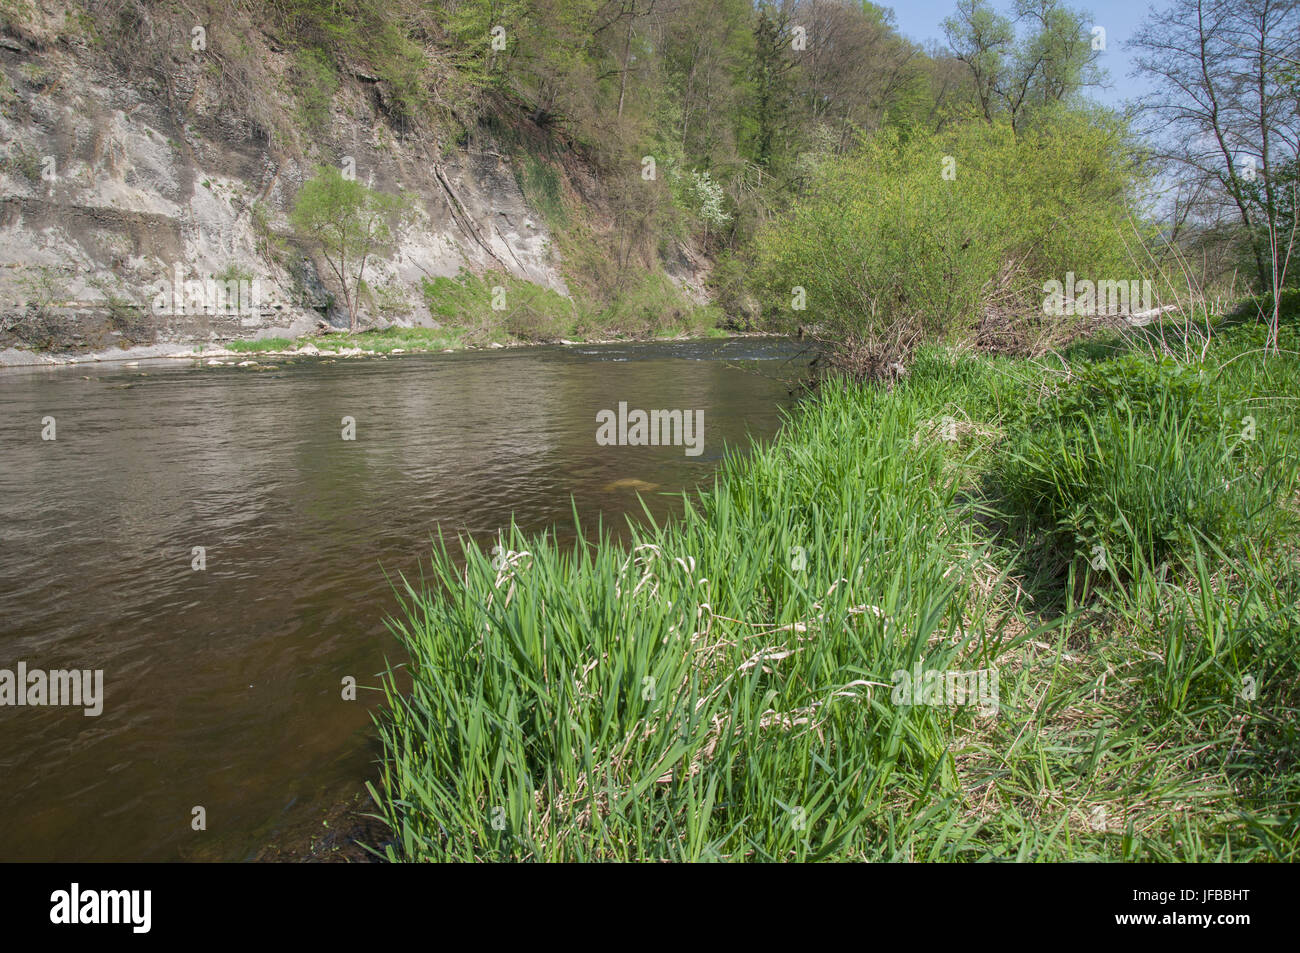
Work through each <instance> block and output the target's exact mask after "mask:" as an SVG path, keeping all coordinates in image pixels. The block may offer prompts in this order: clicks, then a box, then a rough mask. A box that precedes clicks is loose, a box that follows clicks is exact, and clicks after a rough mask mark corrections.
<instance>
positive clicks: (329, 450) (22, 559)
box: [0, 338, 806, 861]
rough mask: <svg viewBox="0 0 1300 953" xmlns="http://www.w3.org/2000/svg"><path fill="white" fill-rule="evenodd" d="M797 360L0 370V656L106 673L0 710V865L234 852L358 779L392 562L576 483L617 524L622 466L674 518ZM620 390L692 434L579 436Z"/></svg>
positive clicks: (544, 516)
mask: <svg viewBox="0 0 1300 953" xmlns="http://www.w3.org/2000/svg"><path fill="white" fill-rule="evenodd" d="M795 354H796V350H795V348H794V346H793V345H792V344H790V343H789V342H784V341H776V340H770V339H745V338H741V339H732V340H722V341H703V342H672V343H655V344H634V345H593V346H576V347H543V348H521V349H511V350H505V351H493V352H482V351H475V352H462V353H456V354H437V355H403V356H395V357H392V358H389V359H378V358H368V359H351V360H344V359H340V360H336V361H333V362H329V361H317V360H310V359H301V360H296V361H295V360H292V359H286V358H261V359H260V360H261V361H262V362H263V364H269V365H275V366H273V367H269V368H263V369H257V368H252V367H244V368H240V367H236V366H223V367H209V366H207V365H206V364H205V363H201V362H200V363H199V364H198V365H197V366H195V365H191V364H190V363H188V362H174V361H146V362H142V363H141V364H140V365H139V366H135V367H125V366H122V365H97V366H85V365H83V366H74V367H59V368H45V369H10V370H5V371H0V670H9V671H11V672H15V673H16V672H17V666H18V663H20V662H22V663H24V664H25V666H26V668H27V669H28V670H29V671H32V670H42V671H50V670H71V669H75V670H90V671H94V670H101V671H102V672H103V686H104V687H103V699H102V705H103V709H102V713H101V714H99V715H97V716H94V715H92V716H88V715H86V714H85V713H84V711H83V710H82V708H78V707H71V706H53V705H46V706H44V707H33V706H21V707H19V706H16V705H4V706H0V860H4V861H14V860H45V861H85V860H90V861H105V860H245V859H251V858H254V857H256V856H258V854H259V851H260V850H262V849H263V847H264V846H265V845H266V844H267V843H268V842H270V841H272V840H274V839H275V838H277V836H279V835H281V834H282V833H283V832H284V831H285V830H287V829H289V828H293V827H295V826H299V827H300V826H301V825H302V824H303V823H304V819H311V818H313V817H315V816H318V815H319V814H320V812H322V811H323V810H324V809H326V808H327V807H328V806H329V805H331V804H337V803H340V802H342V801H344V800H346V799H348V798H355V797H356V796H357V795H358V793H359V792H361V791H362V790H363V784H364V782H365V781H366V780H370V779H373V778H375V776H376V774H375V764H374V762H375V760H376V758H377V757H378V754H379V752H378V747H377V744H376V742H375V740H374V732H373V728H372V726H371V716H370V710H371V708H372V707H373V706H374V705H375V704H377V702H378V697H379V696H378V694H377V693H376V692H373V691H368V690H366V688H365V686H374V685H376V684H378V673H379V672H380V671H382V669H383V667H384V665H385V659H386V658H387V659H390V660H392V661H393V662H395V663H396V662H400V661H401V658H402V653H401V649H400V646H398V644H397V643H396V641H395V640H394V639H393V637H392V636H391V634H390V633H389V632H388V630H387V629H386V628H385V625H384V620H385V618H386V617H388V616H390V615H392V614H394V613H395V612H396V611H397V608H398V602H397V597H396V595H395V594H394V592H393V589H392V582H391V580H393V579H395V578H396V577H397V576H398V575H399V574H406V575H408V576H411V577H418V575H419V573H420V568H421V565H422V564H423V563H426V562H427V557H428V553H429V549H430V540H431V539H432V538H433V537H435V536H436V535H437V534H438V533H439V531H441V532H442V533H443V534H444V535H446V536H447V537H449V538H452V539H454V538H455V537H456V536H457V535H469V536H472V537H474V538H475V539H477V540H479V541H480V542H485V543H487V544H488V545H489V546H490V545H491V540H492V539H493V538H494V537H495V535H496V534H497V532H498V530H500V529H501V528H502V527H503V526H507V525H508V524H509V522H510V519H511V516H512V514H513V517H514V519H515V520H516V522H518V523H519V525H520V526H522V527H524V528H525V529H529V530H542V529H547V528H554V530H555V532H556V533H557V534H558V535H559V536H560V537H561V538H562V539H568V540H572V538H573V536H574V533H575V528H574V521H573V510H574V506H575V505H576V510H577V513H578V514H579V518H580V521H581V523H582V524H583V531H584V532H588V533H594V531H595V527H596V524H597V523H598V521H603V523H604V525H605V526H606V527H610V528H613V529H615V530H618V529H619V528H620V527H624V526H625V523H626V520H627V519H628V518H632V519H638V518H641V517H640V513H641V506H640V504H639V503H638V498H637V492H636V490H637V489H638V488H640V489H642V490H643V493H644V498H645V500H646V501H647V503H648V504H649V507H650V509H651V511H652V512H653V513H654V514H655V515H656V517H664V516H668V515H670V514H671V513H672V512H673V511H674V510H675V509H677V508H678V507H680V505H681V503H680V496H678V497H677V498H676V499H674V498H673V497H672V496H671V495H669V494H671V493H678V494H680V492H681V491H682V490H689V489H692V488H694V487H696V486H701V485H706V484H707V482H708V481H709V479H710V478H711V476H712V474H713V473H714V472H715V470H716V468H717V466H718V463H719V461H720V460H721V458H722V454H723V452H724V448H725V447H733V448H737V449H743V448H745V447H747V446H749V445H750V441H751V440H767V439H769V438H770V437H771V436H773V435H774V434H775V432H776V430H777V428H778V426H779V422H780V419H781V411H782V409H783V408H785V407H788V406H789V404H790V401H791V398H790V397H789V396H788V392H789V385H788V384H787V383H786V381H787V380H788V379H791V378H794V377H797V373H798V367H799V366H800V365H802V364H804V363H806V361H805V360H799V359H797V358H796V357H795ZM620 402H626V404H627V405H628V408H631V409H638V408H639V409H646V410H649V409H682V410H689V411H694V410H697V409H699V410H703V412H704V439H703V444H702V452H700V453H699V454H698V455H692V454H688V453H687V452H686V449H687V448H685V447H683V446H659V447H650V446H601V445H598V443H597V441H596V439H595V436H596V430H597V424H596V415H597V413H598V412H599V411H601V410H611V411H615V412H616V411H617V408H618V405H619V403H620ZM345 417H347V418H351V419H352V420H353V421H354V428H355V439H352V440H346V439H343V438H344V427H345V421H344V418H345ZM46 418H53V432H52V433H51V432H50V429H49V427H50V421H48V420H46ZM43 432H44V433H45V436H53V437H54V439H42V434H43ZM647 484H649V485H653V486H647ZM571 501H572V502H571ZM199 547H201V557H200V552H199V551H198V549H197V548H199ZM196 566H201V568H196ZM349 676H351V677H353V678H355V679H356V680H357V682H358V683H359V685H360V686H362V687H361V688H360V690H359V691H358V697H357V700H355V701H350V700H346V699H344V698H343V695H344V692H343V690H342V688H341V685H342V684H343V679H344V678H346V677H349ZM83 701H84V699H83ZM196 807H202V808H203V811H204V815H203V816H204V818H205V822H206V829H205V830H202V831H196V830H194V829H193V820H194V817H195V814H194V808H196Z"/></svg>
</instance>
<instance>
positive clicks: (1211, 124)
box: [1132, 0, 1300, 343]
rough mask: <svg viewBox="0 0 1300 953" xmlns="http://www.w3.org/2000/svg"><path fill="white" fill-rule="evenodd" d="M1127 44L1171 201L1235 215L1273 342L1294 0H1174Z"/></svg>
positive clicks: (1289, 135)
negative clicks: (1170, 173)
mask: <svg viewBox="0 0 1300 953" xmlns="http://www.w3.org/2000/svg"><path fill="white" fill-rule="evenodd" d="M1132 46H1133V47H1134V48H1135V49H1136V50H1137V51H1138V59H1137V66H1138V70H1139V71H1140V72H1141V73H1144V74H1146V76H1148V77H1150V78H1151V79H1152V80H1154V82H1155V85H1156V89H1155V91H1154V92H1153V93H1152V94H1150V95H1149V96H1147V97H1145V98H1144V99H1143V101H1142V102H1141V107H1142V109H1143V112H1144V113H1145V115H1146V117H1147V120H1148V125H1149V127H1150V128H1151V129H1152V131H1153V132H1154V133H1155V138H1156V140H1157V141H1158V142H1160V143H1161V144H1162V153H1161V157H1162V158H1164V159H1166V160H1167V161H1168V162H1169V163H1171V164H1172V165H1173V166H1174V167H1175V168H1178V169H1180V170H1181V171H1182V172H1184V173H1185V175H1184V178H1183V179H1182V181H1181V183H1180V191H1181V193H1182V194H1181V195H1180V196H1179V200H1180V204H1181V206H1182V208H1183V209H1184V210H1190V211H1191V212H1194V213H1196V214H1198V215H1199V217H1200V218H1201V220H1202V222H1203V223H1206V224H1208V226H1209V227H1210V228H1213V227H1214V226H1215V225H1216V224H1218V223H1219V222H1221V221H1222V220H1223V219H1225V218H1226V219H1235V220H1236V222H1237V223H1238V224H1239V227H1238V229H1237V233H1238V235H1239V236H1240V237H1241V239H1242V241H1243V243H1244V245H1245V247H1246V249H1247V254H1248V257H1249V259H1250V262H1251V265H1252V266H1253V268H1254V271H1255V277H1256V280H1257V282H1258V286H1259V290H1260V291H1267V292H1273V298H1274V314H1273V316H1272V318H1273V322H1272V323H1273V335H1271V336H1270V342H1271V343H1276V338H1275V335H1276V323H1277V317H1278V314H1277V308H1278V307H1279V299H1280V295H1279V294H1278V292H1279V291H1280V289H1281V288H1282V286H1283V284H1284V283H1285V281H1286V274H1287V265H1288V264H1289V259H1290V257H1291V253H1292V250H1293V249H1294V247H1295V225H1296V222H1295V213H1294V209H1295V200H1294V188H1295V168H1296V163H1297V158H1300V108H1298V107H1300V103H1298V102H1297V97H1296V84H1295V78H1294V70H1295V66H1296V63H1297V59H1298V58H1300V4H1297V3H1296V2H1295V0H1175V2H1174V3H1172V4H1171V5H1170V6H1169V7H1167V8H1166V9H1164V10H1162V11H1159V12H1158V13H1156V14H1153V16H1152V19H1150V20H1149V21H1148V22H1147V23H1146V24H1145V25H1144V26H1143V28H1142V29H1141V30H1140V31H1139V32H1138V33H1137V35H1136V36H1135V37H1134V39H1133V41H1132ZM1288 191H1290V192H1291V193H1292V194H1291V195H1288V194H1287V192H1288Z"/></svg>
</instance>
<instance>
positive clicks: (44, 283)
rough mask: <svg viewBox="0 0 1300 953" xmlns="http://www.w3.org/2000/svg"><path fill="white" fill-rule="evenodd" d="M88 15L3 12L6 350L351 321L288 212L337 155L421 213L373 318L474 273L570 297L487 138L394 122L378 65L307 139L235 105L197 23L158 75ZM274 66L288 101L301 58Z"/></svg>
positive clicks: (0, 248) (0, 189)
mask: <svg viewBox="0 0 1300 953" xmlns="http://www.w3.org/2000/svg"><path fill="white" fill-rule="evenodd" d="M77 16H78V15H77V14H76V13H75V12H73V11H72V10H71V9H70V8H64V7H58V6H51V4H49V3H45V4H42V5H38V6H35V7H33V8H30V9H28V10H27V11H26V15H25V16H23V17H22V18H21V20H19V19H16V18H14V17H12V16H10V17H6V18H0V194H2V195H3V199H2V200H0V349H3V348H10V347H15V346H16V347H22V348H36V349H44V350H59V349H92V350H94V349H106V348H113V347H115V346H117V345H130V344H135V345H146V344H166V343H168V342H179V341H185V342H195V341H200V342H201V341H208V340H212V341H218V340H227V339H230V338H234V337H258V336H271V335H295V334H300V333H303V332H304V331H307V330H310V329H311V328H312V327H313V326H314V325H315V324H316V323H317V322H318V321H320V320H321V319H322V318H323V317H326V318H328V319H329V320H331V321H332V322H333V323H335V324H339V323H345V322H346V315H345V314H343V313H342V312H340V311H339V309H337V308H335V307H334V306H333V305H332V303H331V302H332V296H331V294H330V281H329V280H328V278H325V280H322V276H325V275H327V272H326V270H325V268H324V263H323V261H320V260H316V259H314V258H313V255H312V254H311V252H310V251H309V250H308V246H307V245H306V244H304V243H303V242H302V241H300V240H299V238H298V237H297V236H295V235H294V234H293V232H292V229H291V228H290V227H289V224H288V211H289V209H290V208H291V206H292V202H293V199H294V196H295V194H296V192H297V190H298V188H299V187H300V186H301V184H302V183H303V181H304V180H305V178H307V177H309V176H310V175H311V172H312V168H313V167H314V166H315V165H316V164H321V163H329V164H335V165H338V166H339V167H340V168H343V169H344V170H345V171H346V172H347V173H348V174H355V176H356V178H357V179H358V180H360V181H363V182H365V183H367V184H368V185H370V186H372V187H374V188H376V189H380V190H383V191H385V192H389V193H394V194H405V195H406V196H408V197H409V198H410V199H411V201H412V204H413V206H414V209H415V214H414V217H413V219H412V221H411V223H410V224H408V225H406V226H404V228H403V230H402V232H401V233H400V235H399V236H398V240H397V241H396V242H394V243H393V245H392V246H391V247H390V248H389V249H386V250H384V251H383V252H382V253H381V254H380V256H379V258H378V259H377V260H376V261H375V262H374V265H373V267H372V268H370V269H368V271H367V273H366V275H365V278H366V283H367V285H368V287H369V289H370V291H371V294H370V296H369V308H370V311H371V313H370V314H369V315H368V316H367V317H368V319H369V322H370V323H371V324H380V325H382V324H384V323H400V324H408V323H409V324H417V325H426V326H437V324H436V321H435V320H434V319H433V317H432V316H431V315H430V313H429V311H428V309H427V307H426V306H425V303H424V299H423V296H422V294H421V283H422V281H423V279H425V278H427V277H434V276H452V275H455V274H457V273H458V271H459V270H460V269H461V268H468V269H470V270H471V271H475V272H480V273H481V272H483V271H484V270H488V269H498V270H502V271H504V272H507V273H509V274H511V275H513V276H515V277H517V278H520V279H524V280H527V281H530V282H534V283H536V284H539V285H542V286H546V287H549V288H552V289H554V290H556V291H558V292H560V293H562V294H565V293H567V289H566V288H565V282H564V279H563V277H562V276H561V274H560V271H559V268H558V262H557V258H556V255H555V253H554V251H553V250H552V248H551V243H550V235H549V234H548V230H547V226H546V223H545V220H544V218H543V216H542V215H540V214H538V213H537V211H536V210H535V209H532V208H530V207H529V204H528V202H527V201H526V199H525V196H524V194H523V193H522V191H521V189H520V186H519V184H518V181H517V177H516V175H515V174H514V171H513V170H512V168H511V167H510V164H509V161H508V160H507V159H506V158H505V157H503V156H502V155H501V154H500V153H499V151H498V150H497V149H496V148H494V146H493V143H492V141H491V140H490V139H488V138H485V137H482V136H475V137H473V140H472V142H473V144H472V145H470V146H469V147H466V146H465V145H463V144H462V145H459V146H457V145H449V144H448V143H446V142H444V141H442V140H441V138H440V136H439V135H438V134H437V133H436V132H435V131H434V130H433V129H431V128H428V127H425V128H416V127H413V126H407V127H405V128H404V127H403V124H401V123H394V122H392V121H391V117H390V116H389V115H388V113H387V109H386V102H385V90H384V89H383V85H382V83H380V82H378V81H377V80H376V79H375V77H373V76H368V75H367V74H366V72H365V70H364V68H358V69H356V70H354V71H352V73H351V74H350V75H347V76H345V77H343V80H342V82H341V83H340V84H339V86H338V89H337V91H336V92H335V93H334V95H333V96H332V98H331V100H330V102H329V104H328V106H327V108H326V111H325V112H324V114H323V116H322V117H321V118H320V120H319V121H318V122H317V123H316V124H315V125H314V126H313V128H312V130H311V133H310V134H309V135H299V136H294V137H286V136H283V135H277V134H276V132H275V130H276V124H275V123H274V122H267V121H261V122H259V121H258V118H257V116H256V115H255V114H254V113H255V111H253V110H249V109H246V108H245V109H241V108H236V107H234V106H232V105H231V102H232V97H231V96H230V94H229V90H228V88H226V85H225V83H226V82H227V80H228V77H224V76H223V71H222V69H221V65H220V64H219V63H216V62H214V61H213V57H212V56H211V55H210V54H209V52H208V51H207V50H206V49H203V48H201V47H202V44H201V43H199V42H197V40H198V39H199V37H198V36H197V35H196V37H195V38H194V39H193V40H191V42H190V43H189V44H185V43H183V42H176V38H174V37H172V38H169V40H168V52H167V53H166V55H165V57H164V62H163V66H162V67H161V68H160V67H159V65H158V55H157V52H156V49H155V50H153V51H152V59H151V63H152V64H153V65H152V66H151V68H149V69H142V70H134V69H131V68H128V67H124V66H123V64H122V62H121V58H120V56H111V55H109V54H108V53H106V52H104V50H103V48H102V46H101V45H99V44H97V43H96V42H95V34H94V31H93V29H87V28H86V27H85V25H84V24H82V23H78V22H77V21H76V17H77ZM180 39H181V40H182V41H183V40H185V39H186V38H185V37H184V36H182V37H181V38H180ZM141 41H142V42H144V41H145V38H143V37H142V38H141ZM259 63H260V68H261V76H262V77H263V79H262V82H263V83H264V84H265V85H264V87H263V88H262V89H259V90H258V91H257V96H256V99H257V102H258V104H259V108H260V109H261V111H262V112H263V113H265V112H266V111H268V110H269V111H270V112H271V113H272V114H274V113H275V111H276V110H277V109H278V110H281V111H282V115H289V114H291V113H292V111H293V110H294V109H295V104H294V101H293V98H292V97H291V95H289V93H288V92H287V90H288V89H289V87H290V84H291V83H292V82H293V78H292V63H291V61H290V59H289V54H288V53H287V52H285V51H283V50H280V51H277V50H276V49H275V47H274V44H273V43H268V44H265V45H264V46H262V47H261V48H260V51H259ZM241 282H242V283H244V284H243V285H242V287H245V288H246V287H248V286H249V285H254V286H255V287H256V289H257V293H256V294H255V295H253V296H252V297H253V301H252V306H248V302H247V301H245V302H244V303H243V304H244V306H242V307H239V308H232V307H227V308H217V309H214V308H212V307H201V306H200V305H199V303H198V302H196V301H195V300H193V299H192V295H188V297H190V298H191V300H190V302H189V306H188V307H187V306H186V298H187V295H186V294H182V287H181V286H188V291H189V292H193V291H194V290H195V289H196V288H197V289H199V290H200V291H201V290H202V289H204V288H207V289H208V290H209V294H208V295H207V298H208V299H209V300H210V298H211V294H210V291H211V289H212V288H213V287H214V286H215V287H218V288H235V287H240V286H241V285H240V283H241ZM245 297H247V295H245ZM377 302H380V303H382V306H379V305H377ZM173 304H177V305H179V307H176V306H173ZM214 312H215V313H214Z"/></svg>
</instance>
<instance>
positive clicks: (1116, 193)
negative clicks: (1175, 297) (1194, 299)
mask: <svg viewBox="0 0 1300 953" xmlns="http://www.w3.org/2000/svg"><path fill="white" fill-rule="evenodd" d="M1126 143H1127V132H1126V130H1125V128H1124V127H1123V125H1122V124H1120V123H1119V122H1118V121H1116V120H1112V119H1108V118H1106V117H1105V116H1096V115H1084V114H1078V113H1062V114H1061V116H1060V117H1059V120H1058V121H1056V122H1054V123H1050V124H1043V125H1042V126H1041V127H1035V129H1034V130H1032V131H1029V132H1024V133H1021V134H1016V133H1013V132H1012V131H1011V129H1010V128H1009V127H1007V126H1004V125H993V126H990V125H988V124H987V123H983V122H969V123H964V124H959V125H956V126H952V127H949V128H948V129H946V130H944V131H941V132H936V133H928V132H923V131H920V130H906V131H898V130H884V131H882V132H880V133H878V134H876V135H875V136H874V137H873V138H872V139H870V140H869V141H866V142H865V143H864V144H863V145H862V146H861V147H860V148H859V149H858V151H857V152H855V153H853V154H851V155H849V156H847V157H845V158H843V159H839V160H833V161H827V162H824V163H822V164H820V165H819V167H818V169H817V171H816V173H815V175H814V177H813V182H812V185H811V187H810V191H809V194H808V195H807V196H806V198H805V199H804V200H803V201H801V202H800V203H799V204H798V205H796V206H795V207H794V208H793V209H792V210H791V211H790V212H789V213H787V214H786V215H785V216H783V217H781V218H780V219H777V220H776V221H774V222H773V223H772V224H770V225H769V226H768V227H766V228H764V229H763V230H762V231H761V232H760V233H759V234H758V236H757V237H756V239H755V257H756V264H757V268H756V273H755V284H756V287H757V288H758V289H759V291H760V293H761V295H762V297H763V306H764V310H765V312H766V313H767V314H768V315H769V317H771V318H774V319H775V320H776V321H777V322H778V324H784V325H786V326H793V325H795V324H798V325H801V326H815V327H817V328H818V329H819V333H820V334H821V335H822V336H823V337H826V338H829V339H831V340H834V341H837V342H841V343H842V344H843V345H845V346H846V347H847V348H850V349H852V348H854V347H856V346H861V347H865V348H867V349H869V350H870V351H872V352H873V353H875V354H876V355H877V356H878V357H879V359H880V360H881V361H893V360H900V359H902V358H904V357H906V356H907V355H909V354H910V352H911V349H912V348H914V347H915V346H916V344H918V343H920V342H921V341H924V340H933V339H941V338H961V337H965V336H967V335H969V334H970V333H971V332H972V331H973V330H974V329H975V328H976V327H977V326H978V325H979V323H980V322H981V321H983V320H984V319H985V318H986V317H987V316H988V314H989V311H990V309H996V310H1000V311H1001V312H1005V313H1008V314H1011V315H1015V316H1018V317H1020V318H1023V319H1024V320H1026V321H1029V322H1037V323H1039V324H1041V323H1042V321H1043V320H1044V314H1043V301H1044V297H1045V295H1044V290H1043V286H1044V283H1045V282H1047V281H1049V280H1056V281H1059V282H1064V280H1065V278H1066V274H1067V273H1069V272H1073V273H1075V274H1076V275H1078V276H1079V278H1081V279H1082V278H1085V277H1087V278H1089V279H1091V280H1097V279H1102V278H1105V279H1114V280H1119V279H1121V278H1125V279H1127V278H1135V277H1139V276H1138V275H1136V274H1133V273H1132V272H1133V271H1134V269H1133V266H1132V265H1131V264H1130V263H1129V259H1128V254H1127V246H1126V242H1125V239H1126V235H1127V237H1128V239H1129V241H1130V242H1131V240H1132V226H1131V225H1130V224H1129V208H1130V201H1131V196H1132V193H1133V191H1134V189H1135V187H1136V185H1137V182H1138V176H1137V173H1136V171H1135V168H1134V166H1133V165H1132V164H1131V160H1129V159H1128V158H1127V155H1128V153H1127V149H1126ZM799 288H802V289H803V291H804V294H805V299H804V302H803V303H804V304H805V305H806V309H804V310H798V301H797V300H796V295H797V291H796V289H799Z"/></svg>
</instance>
